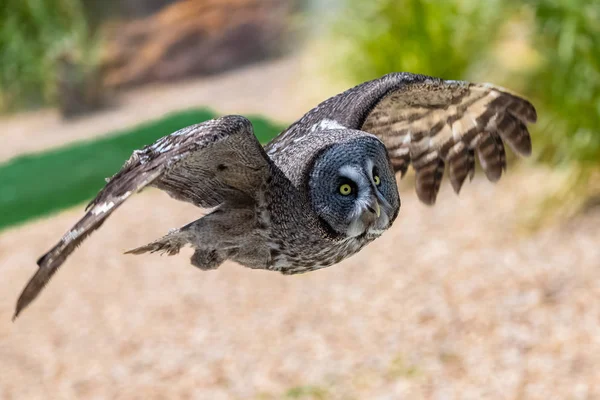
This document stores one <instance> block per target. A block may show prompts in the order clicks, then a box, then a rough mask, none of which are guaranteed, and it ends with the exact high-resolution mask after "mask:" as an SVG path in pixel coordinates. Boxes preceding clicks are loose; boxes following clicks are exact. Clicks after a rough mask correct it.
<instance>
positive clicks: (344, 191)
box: [340, 183, 352, 196]
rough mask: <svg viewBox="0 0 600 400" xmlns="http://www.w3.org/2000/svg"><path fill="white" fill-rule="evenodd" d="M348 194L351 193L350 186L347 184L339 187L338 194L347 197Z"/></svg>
mask: <svg viewBox="0 0 600 400" xmlns="http://www.w3.org/2000/svg"><path fill="white" fill-rule="evenodd" d="M350 193H352V186H350V185H349V184H347V183H344V184H343V185H340V194H342V195H343V196H348V195H349V194H350Z"/></svg>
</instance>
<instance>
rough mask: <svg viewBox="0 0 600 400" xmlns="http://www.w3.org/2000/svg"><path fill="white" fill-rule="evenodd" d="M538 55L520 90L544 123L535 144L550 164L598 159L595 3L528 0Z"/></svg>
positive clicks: (599, 21) (599, 75) (598, 20)
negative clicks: (530, 101)
mask: <svg viewBox="0 0 600 400" xmlns="http://www.w3.org/2000/svg"><path fill="white" fill-rule="evenodd" d="M528 6H529V7H531V9H532V11H533V13H534V18H535V20H534V22H535V24H534V27H535V33H534V35H533V37H532V43H531V44H532V46H533V48H534V49H536V51H537V52H538V53H539V55H540V56H541V60H542V62H541V63H540V65H539V67H538V68H536V69H535V70H534V71H532V72H531V73H530V74H528V78H529V79H528V85H527V86H526V88H525V90H526V93H527V94H528V95H529V96H530V97H531V98H532V100H533V101H534V102H535V104H536V105H537V106H538V108H539V109H540V113H539V114H540V116H542V120H541V122H542V124H543V123H544V122H548V125H547V126H546V127H545V129H544V130H543V135H537V137H536V139H537V140H536V144H538V143H539V144H541V145H542V146H544V147H543V148H541V149H540V150H541V151H543V154H542V155H543V159H544V160H547V161H550V162H552V163H563V162H570V161H577V162H580V163H582V164H589V163H594V164H598V163H600V2H598V1H596V0H532V1H529V3H528Z"/></svg>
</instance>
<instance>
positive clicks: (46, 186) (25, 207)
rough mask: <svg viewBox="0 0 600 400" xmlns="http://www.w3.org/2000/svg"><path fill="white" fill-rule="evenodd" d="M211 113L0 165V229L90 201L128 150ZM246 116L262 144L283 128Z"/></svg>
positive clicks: (171, 118)
mask: <svg viewBox="0 0 600 400" xmlns="http://www.w3.org/2000/svg"><path fill="white" fill-rule="evenodd" d="M215 117H216V114H214V113H213V112H211V111H208V110H204V109H199V110H188V111H183V112H178V113H174V114H169V115H167V116H166V117H164V118H162V119H159V120H156V121H151V122H148V123H145V124H142V125H139V126H136V127H133V128H132V129H129V130H123V131H120V132H114V133H113V134H110V135H107V136H106V137H103V138H101V139H97V140H93V141H86V142H79V143H75V144H72V145H69V146H67V147H63V148H59V149H54V150H51V151H47V152H43V153H38V154H31V155H24V156H20V157H17V158H14V159H12V160H10V161H8V162H7V163H5V164H2V165H0V210H1V212H0V229H2V228H5V227H7V226H11V225H15V224H18V223H21V222H24V221H26V220H28V219H31V218H34V217H39V216H41V215H45V214H48V213H52V212H55V211H58V210H60V209H63V208H67V207H71V206H74V205H77V204H80V203H83V202H85V201H88V200H90V199H91V198H92V197H94V196H95V195H96V194H97V193H98V191H99V190H100V189H101V188H102V187H103V186H104V184H105V181H104V178H106V177H110V176H112V175H113V174H115V173H116V172H117V171H118V170H119V169H120V168H121V166H122V165H123V163H124V162H125V161H126V160H127V159H128V158H129V156H130V155H131V153H132V152H133V150H135V149H138V148H141V147H143V146H144V145H147V144H150V143H153V142H154V141H155V140H156V139H158V138H160V137H162V136H165V135H168V134H170V133H172V132H175V131H176V130H178V129H181V128H183V127H186V126H189V125H193V124H197V123H199V122H202V121H206V120H208V119H212V118H215ZM249 119H250V120H251V121H252V124H253V125H254V132H255V134H256V136H257V138H258V139H259V140H260V142H261V143H266V142H268V141H269V140H270V139H271V138H273V137H274V136H275V135H277V134H278V133H279V132H281V131H282V130H283V127H281V126H278V125H277V124H274V123H272V122H269V121H268V120H266V119H264V118H261V117H249Z"/></svg>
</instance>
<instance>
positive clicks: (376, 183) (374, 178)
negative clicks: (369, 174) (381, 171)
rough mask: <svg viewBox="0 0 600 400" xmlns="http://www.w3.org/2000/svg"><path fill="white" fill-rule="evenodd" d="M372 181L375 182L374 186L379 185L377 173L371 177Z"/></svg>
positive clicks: (379, 180)
mask: <svg viewBox="0 0 600 400" xmlns="http://www.w3.org/2000/svg"><path fill="white" fill-rule="evenodd" d="M373 182H375V186H379V185H380V184H381V179H379V175H375V176H374V177H373Z"/></svg>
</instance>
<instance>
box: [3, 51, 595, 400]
mask: <svg viewBox="0 0 600 400" xmlns="http://www.w3.org/2000/svg"><path fill="white" fill-rule="evenodd" d="M282 62H283V63H285V62H289V61H285V60H284V61H282ZM273 65H277V64H271V66H273ZM279 65H284V64H279ZM252 68H255V69H254V71H262V70H263V69H262V68H266V67H264V66H263V67H261V66H255V67H252ZM285 68H292V69H293V68H295V65H293V63H292V64H288V65H287V66H285V65H284V67H282V68H281V69H282V70H281V71H279V72H278V73H280V74H282V75H285V74H288V73H289V72H286V71H289V70H285ZM274 71H278V70H277V68H275V69H274V70H272V71H271V74H275V72H274ZM243 73H248V70H245V71H242V74H243ZM255 74H259V73H258V72H255ZM247 76H248V78H247V79H249V80H250V81H252V82H254V83H253V84H255V85H258V86H260V83H259V82H258V79H259V78H256V79H257V81H256V82H255V81H253V80H252V74H250V75H247ZM257 76H258V75H257ZM288 76H291V77H293V74H290V75H288ZM223 79H224V78H223ZM232 79H234V80H235V79H238V78H232ZM292 80H293V79H292ZM207 85H208V84H207ZM209 86H210V85H209ZM233 87H235V85H233ZM165 90H167V91H168V89H166V88H165ZM190 90H191V89H190ZM163 93H164V92H163ZM169 93H170V92H169ZM190 93H193V96H196V97H195V98H197V99H201V98H204V97H203V96H208V95H207V94H205V93H196V92H194V91H191V92H190ZM272 93H273V92H272ZM149 95H150V94H148V97H150V96H149ZM257 97H259V96H255V97H252V98H251V99H252V100H255V99H257ZM284 98H285V100H288V98H287V96H286V95H281V96H280V97H278V95H277V94H273V96H272V97H271V101H273V102H275V103H276V102H279V101H282V99H284ZM180 101H181V102H182V104H183V103H185V102H184V100H180ZM237 101H240V100H239V99H238V100H237ZM264 101H265V102H266V101H267V100H264ZM297 101H299V100H297ZM132 104H133V100H132ZM212 104H214V103H212ZM231 104H232V105H233V104H234V103H231ZM269 104H271V103H269ZM252 106H255V107H256V112H258V111H260V110H259V109H258V108H259V106H258V105H257V104H254V105H253V104H246V105H243V106H241V107H240V108H242V110H240V112H241V111H244V110H245V109H244V107H247V108H246V109H247V110H251V107H252ZM271 106H272V109H273V110H277V109H279V110H280V112H281V114H277V111H274V112H273V115H276V117H278V116H279V115H280V116H281V118H282V119H285V118H287V115H286V114H285V113H286V112H289V111H290V110H291V109H292V108H293V107H290V109H286V108H285V107H284V106H283V105H282V104H272V105H271ZM271 106H269V107H271ZM131 107H133V105H132V106H131ZM156 107H159V108H161V107H162V108H161V109H163V110H164V109H166V108H168V107H167V106H165V105H164V104H162V106H161V105H156ZM169 107H170V106H169ZM214 107H215V108H218V107H217V106H216V105H215V106H214ZM264 107H267V105H266V103H265V106H264ZM269 107H267V108H265V109H264V110H266V111H264V112H265V113H267V111H268V109H270V108H269ZM139 108H140V111H142V110H143V108H144V107H139ZM131 110H132V108H126V109H124V111H123V114H124V115H120V114H119V118H123V120H122V121H130V119H131V120H133V119H134V118H138V117H140V118H141V116H139V115H136V116H130V115H128V114H129V113H130V112H131ZM219 111H223V112H229V110H221V109H219ZM115 112H116V111H115ZM297 115H298V112H297V110H296V113H295V114H294V116H292V117H290V119H293V118H294V117H295V116H297ZM40 118H42V117H40ZM96 118H100V117H99V116H97V117H93V119H92V120H89V119H88V122H89V124H90V125H94V126H91V127H88V126H87V124H84V121H82V122H77V124H79V123H81V124H84V125H85V129H84V127H83V125H82V131H85V132H86V133H85V135H92V134H93V132H100V130H99V128H98V127H97V126H95V123H96V122H98V123H99V122H100V119H98V120H96ZM114 118H117V117H114ZM15 121H17V119H16V118H15V119H14V120H13V122H11V123H13V124H14V127H13V128H14V129H17V128H16V127H19V126H21V125H19V124H17V123H16V122H15ZM90 121H92V122H90ZM111 121H112V120H111ZM27 123H31V124H32V125H31V126H34V125H35V122H34V121H30V122H27ZM106 123H107V125H110V126H112V125H111V124H112V123H113V122H110V121H109V122H106ZM121 123H125V122H121ZM7 124H8V125H10V124H9V123H7ZM68 125H69V126H64V127H63V126H62V125H61V124H59V123H58V122H56V135H57V137H59V138H61V139H60V140H63V141H68V140H72V139H73V138H74V137H76V136H77V135H76V131H77V129H75V128H73V127H72V126H70V124H68ZM22 126H27V125H26V123H25V122H24V123H23V125H22ZM2 129H3V130H4V126H3V128H2ZM46 129H49V128H48V127H46ZM11 132H12V133H11ZM14 132H15V131H10V130H9V132H8V133H7V134H8V135H15V136H14V137H15V140H16V139H18V138H20V136H19V135H18V134H17V133H14ZM38 134H40V135H41V133H40V132H37V133H32V132H28V135H30V136H26V137H27V138H29V137H35V138H37V137H38ZM44 134H46V133H44ZM82 135H84V134H83V133H82ZM85 135H84V136H85ZM60 140H58V139H56V142H55V143H57V144H58V143H60ZM12 145H14V147H13V150H11V152H9V151H8V150H6V149H2V151H3V152H4V153H3V154H4V156H5V157H10V156H12V155H14V154H18V153H19V152H20V151H24V150H25V149H27V150H31V149H34V148H35V147H32V146H34V145H33V144H32V143H25V144H22V145H19V144H16V143H12V144H11V146H12ZM35 146H41V145H40V144H39V143H38V144H36V145H35ZM39 148H42V147H39ZM554 180H555V179H554V175H553V174H552V173H550V172H548V171H544V170H540V169H534V168H532V167H528V166H526V165H523V166H521V167H520V168H516V169H515V168H512V169H511V168H510V167H509V173H508V175H507V176H506V177H504V178H503V179H502V180H501V181H500V182H499V183H498V184H497V185H492V184H490V183H488V182H485V181H484V180H483V179H479V178H478V179H475V181H474V182H472V183H471V184H467V185H466V186H465V188H464V189H463V193H462V194H461V196H460V197H456V196H454V194H453V193H452V191H451V189H450V188H449V184H447V182H446V184H445V185H443V188H442V192H441V194H440V197H439V200H438V205H436V206H435V207H433V208H429V207H425V206H423V205H421V204H419V202H418V200H417V198H416V195H415V194H414V192H413V190H412V187H410V186H407V185H404V186H403V187H402V188H401V196H402V200H403V205H402V209H401V213H400V216H399V218H398V220H397V222H396V223H395V225H394V226H393V228H392V229H391V230H390V231H388V232H386V233H385V234H384V235H383V236H382V237H381V238H380V239H378V240H377V241H375V242H374V243H373V244H371V245H370V246H369V247H368V248H366V249H365V250H363V251H362V252H361V253H359V254H358V255H356V256H354V257H352V258H350V259H348V260H347V261H345V262H343V263H341V264H339V265H337V266H334V267H331V268H328V269H325V270H322V271H317V272H313V273H310V274H306V275H299V276H291V277H290V276H287V277H286V276H282V275H279V274H277V273H273V272H265V271H254V270H247V269H244V268H242V267H240V266H238V265H235V264H233V263H226V264H224V265H223V266H222V267H221V268H220V269H218V270H217V271H211V272H202V271H199V270H197V269H195V268H194V267H192V266H190V265H189V264H188V260H187V258H188V257H189V255H191V251H189V249H186V251H185V252H183V253H182V254H180V255H178V256H175V257H160V256H157V255H145V256H126V255H123V254H122V252H123V251H124V250H126V249H129V248H132V247H134V246H137V245H140V244H144V243H146V242H148V241H150V240H152V239H154V238H156V237H159V236H161V235H162V234H164V233H165V232H166V231H167V230H168V229H169V228H172V227H177V226H180V225H182V224H184V223H186V222H188V221H190V220H192V219H195V218H197V217H198V216H199V215H200V211H199V210H198V209H195V208H193V207H191V206H189V205H186V204H182V203H178V202H175V201H174V200H172V199H170V198H169V197H168V196H167V195H165V194H164V193H161V192H159V191H156V190H149V191H146V192H144V193H142V194H140V195H137V196H134V197H133V198H132V199H131V200H130V201H128V202H127V204H126V205H125V206H123V207H122V208H121V209H119V210H118V211H117V212H116V213H115V214H114V215H113V217H112V218H111V219H109V221H108V222H107V223H106V224H105V225H104V226H103V228H102V229H101V230H100V231H98V232H97V233H95V234H94V236H92V237H91V239H90V240H88V241H87V242H86V243H85V244H84V245H83V246H82V247H81V248H80V249H79V250H78V251H76V252H75V253H74V255H73V256H72V257H71V258H70V259H69V261H68V262H67V263H66V264H65V265H64V267H63V268H62V269H61V271H59V273H58V274H57V275H56V277H55V278H54V279H53V281H52V282H51V283H50V285H49V286H48V288H47V289H46V291H45V292H44V293H43V294H42V295H41V297H40V298H39V299H38V300H37V301H36V302H35V303H34V304H33V305H32V306H31V307H30V308H29V309H28V310H26V311H25V313H24V314H23V316H22V317H21V318H19V320H17V322H16V323H14V324H13V323H11V322H10V317H11V315H12V312H13V307H14V304H15V301H16V298H17V296H18V294H19V292H20V290H21V289H22V287H23V285H24V283H25V282H26V281H27V279H28V278H29V276H30V275H31V274H32V273H33V271H34V269H35V259H36V258H37V257H38V256H39V255H40V254H41V253H43V252H44V251H45V250H47V249H48V248H49V247H50V246H51V245H53V244H54V242H55V241H56V240H57V239H58V238H59V237H60V235H62V234H63V233H64V231H65V230H66V229H68V228H69V227H70V226H71V225H72V224H73V223H74V222H75V220H76V219H77V218H78V217H79V216H80V215H81V213H82V209H81V208H77V209H72V210H68V211H66V212H63V213H61V214H59V215H56V216H52V217H48V218H46V219H42V220H38V221H35V222H32V223H30V224H27V225H24V226H20V227H17V228H13V229H10V230H6V231H3V232H1V233H0V264H1V265H0V268H1V271H2V279H1V280H0V398H2V399H49V398H52V399H103V398H115V399H179V398H181V399H210V400H213V399H214V400H219V399H254V400H271V399H292V398H302V399H311V398H313V399H321V400H323V399H326V400H329V399H339V400H342V399H344V400H358V399H381V400H383V399H390V400H391V399H402V398H406V399H418V398H427V399H482V398H485V399H600V369H598V365H600V302H599V301H598V299H599V298H600V228H599V227H600V212H591V213H589V214H587V215H585V216H583V217H580V218H578V219H577V220H574V221H571V222H569V223H568V224H564V225H560V226H554V227H549V228H547V229H545V230H544V231H540V232H537V233H534V234H529V235H526V234H523V233H521V232H522V231H521V229H520V226H521V221H522V219H523V218H524V215H526V214H527V212H528V211H530V207H532V206H534V205H535V204H536V200H537V199H538V198H539V196H540V193H543V192H544V191H545V190H547V189H548V188H550V187H551V186H552V184H553V182H554ZM303 394H304V397H302V395H303Z"/></svg>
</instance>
